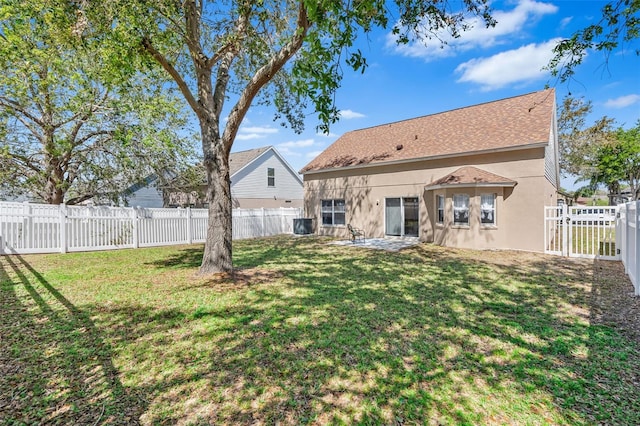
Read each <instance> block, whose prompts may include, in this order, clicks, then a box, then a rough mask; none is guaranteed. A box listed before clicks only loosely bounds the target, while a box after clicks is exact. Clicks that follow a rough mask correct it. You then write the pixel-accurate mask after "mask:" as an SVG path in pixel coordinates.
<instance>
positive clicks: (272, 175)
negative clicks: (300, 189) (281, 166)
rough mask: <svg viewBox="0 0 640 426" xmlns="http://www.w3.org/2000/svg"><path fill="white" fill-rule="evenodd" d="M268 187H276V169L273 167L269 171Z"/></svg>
mask: <svg viewBox="0 0 640 426" xmlns="http://www.w3.org/2000/svg"><path fill="white" fill-rule="evenodd" d="M267 186H276V169H274V168H273V167H269V168H268V169H267Z"/></svg>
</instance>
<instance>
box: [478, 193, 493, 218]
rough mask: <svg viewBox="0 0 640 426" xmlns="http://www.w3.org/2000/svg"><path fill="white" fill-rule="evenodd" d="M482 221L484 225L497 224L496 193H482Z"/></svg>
mask: <svg viewBox="0 0 640 426" xmlns="http://www.w3.org/2000/svg"><path fill="white" fill-rule="evenodd" d="M480 223H481V224H483V225H495V224H496V196H495V194H481V195H480Z"/></svg>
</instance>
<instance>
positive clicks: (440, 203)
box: [436, 195, 444, 223]
mask: <svg viewBox="0 0 640 426" xmlns="http://www.w3.org/2000/svg"><path fill="white" fill-rule="evenodd" d="M436 208H437V209H438V212H437V215H438V217H437V223H444V195H436Z"/></svg>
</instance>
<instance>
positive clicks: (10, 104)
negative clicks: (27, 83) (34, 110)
mask: <svg viewBox="0 0 640 426" xmlns="http://www.w3.org/2000/svg"><path fill="white" fill-rule="evenodd" d="M0 106H3V107H5V108H10V109H12V110H14V111H16V112H19V113H20V114H22V115H24V116H25V117H27V118H28V119H29V120H31V121H33V122H34V123H36V124H37V125H38V126H40V127H44V122H43V121H42V120H41V119H39V118H38V117H36V116H34V115H33V114H31V113H30V112H29V111H27V110H26V109H25V108H24V107H23V106H22V105H20V103H19V102H17V101H14V100H13V99H9V98H7V97H5V96H0Z"/></svg>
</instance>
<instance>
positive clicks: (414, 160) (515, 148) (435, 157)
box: [300, 141, 549, 175]
mask: <svg viewBox="0 0 640 426" xmlns="http://www.w3.org/2000/svg"><path fill="white" fill-rule="evenodd" d="M547 145H549V141H544V142H536V143H530V144H525V145H516V146H510V147H506V148H492V149H483V150H480V151H467V152H460V153H455V154H443V155H432V156H430V157H418V158H407V159H405V160H396V161H383V162H379V163H368V164H355V165H352V166H343V167H332V168H327V169H319V170H308V171H306V172H303V171H301V172H300V173H301V174H302V175H310V174H316V173H329V172H335V171H339V170H345V169H350V170H353V169H364V168H368V167H378V166H393V165H396V164H407V163H417V162H419V161H432V160H441V159H446V158H456V157H466V156H469V155H482V154H493V153H496V152H509V151H520V150H525V149H535V148H544V147H545V146H547Z"/></svg>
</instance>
